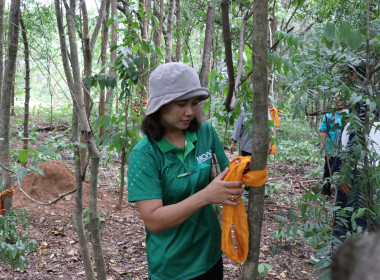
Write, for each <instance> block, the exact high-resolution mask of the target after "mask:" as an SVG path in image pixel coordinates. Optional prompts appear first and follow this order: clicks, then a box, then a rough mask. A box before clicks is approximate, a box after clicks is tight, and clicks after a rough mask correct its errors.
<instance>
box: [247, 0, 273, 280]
mask: <svg viewBox="0 0 380 280" xmlns="http://www.w3.org/2000/svg"><path fill="white" fill-rule="evenodd" d="M263 26H265V28H263ZM267 26H268V1H267V0H255V1H254V14H253V44H252V45H253V46H254V47H253V52H252V64H253V69H252V71H253V103H252V109H253V113H252V119H253V120H254V122H253V128H252V135H255V137H253V139H252V162H251V170H262V169H264V168H265V167H266V165H267V152H268V142H269V129H268V113H267V112H268V105H267V102H268V70H267V50H268V46H267V39H268V35H267V28H266V27H267ZM264 192H265V185H264V186H261V187H258V188H251V190H250V194H249V203H248V215H247V216H248V224H249V252H248V258H247V261H246V262H245V263H244V267H243V279H245V280H256V279H257V278H258V271H257V268H258V265H259V255H260V240H261V229H262V221H263V213H264Z"/></svg>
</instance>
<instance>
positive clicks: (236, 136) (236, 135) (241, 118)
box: [231, 111, 245, 141]
mask: <svg viewBox="0 0 380 280" xmlns="http://www.w3.org/2000/svg"><path fill="white" fill-rule="evenodd" d="M244 119H245V113H244V112H243V111H242V112H241V113H240V115H239V117H238V119H237V120H236V123H235V127H234V133H233V134H232V137H231V139H232V140H235V141H237V140H239V139H240V136H241V131H242V129H243V124H244Z"/></svg>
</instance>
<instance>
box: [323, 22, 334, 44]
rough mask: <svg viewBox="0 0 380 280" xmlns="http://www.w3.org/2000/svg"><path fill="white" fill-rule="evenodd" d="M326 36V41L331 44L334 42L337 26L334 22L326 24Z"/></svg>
mask: <svg viewBox="0 0 380 280" xmlns="http://www.w3.org/2000/svg"><path fill="white" fill-rule="evenodd" d="M325 36H326V40H327V41H329V42H332V41H333V40H334V38H335V24H334V23H332V22H329V23H327V24H326V27H325Z"/></svg>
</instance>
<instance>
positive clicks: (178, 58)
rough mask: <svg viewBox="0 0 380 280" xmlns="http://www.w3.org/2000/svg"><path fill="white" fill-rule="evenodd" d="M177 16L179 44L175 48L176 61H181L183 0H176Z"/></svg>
mask: <svg viewBox="0 0 380 280" xmlns="http://www.w3.org/2000/svg"><path fill="white" fill-rule="evenodd" d="M175 17H176V23H177V24H176V25H177V26H176V28H177V46H176V49H175V61H177V62H179V61H181V53H182V48H181V36H180V34H182V32H181V0H176V11H175Z"/></svg>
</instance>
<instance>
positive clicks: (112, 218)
mask: <svg viewBox="0 0 380 280" xmlns="http://www.w3.org/2000/svg"><path fill="white" fill-rule="evenodd" d="M118 166H119V165H118V163H114V165H112V166H111V165H109V166H108V167H107V168H100V171H99V182H100V183H99V191H98V209H99V212H102V211H106V212H107V213H106V214H105V215H104V214H102V216H101V217H102V220H103V221H104V228H103V229H102V230H101V238H102V247H103V254H104V258H105V262H106V266H107V275H108V278H107V279H108V280H119V279H133V280H138V279H140V280H142V279H148V273H147V261H146V253H145V229H144V225H143V223H142V220H141V219H140V217H139V214H138V212H137V209H136V206H135V204H133V203H128V202H127V200H128V193H127V191H125V196H124V200H123V205H122V210H121V211H119V210H117V209H116V206H117V204H118V199H119V198H118V197H119V190H118V188H115V187H113V185H114V184H115V181H114V180H115V179H116V178H117V177H118V172H119V171H118ZM38 168H40V169H42V170H44V171H45V174H46V176H45V177H42V176H41V175H37V174H32V175H29V176H28V177H26V178H25V179H24V180H23V182H22V188H23V189H24V191H25V192H27V193H28V194H29V195H30V196H32V197H33V198H35V199H36V200H39V201H41V202H50V201H53V200H54V199H56V198H57V197H58V196H60V195H61V194H63V193H66V192H68V191H71V190H73V189H74V188H75V175H74V173H73V172H72V171H71V170H73V163H72V162H71V161H65V162H61V161H49V162H45V163H44V164H42V165H40V166H39V167H38ZM269 169H270V170H271V171H270V173H269V177H268V182H274V181H278V182H283V183H288V184H291V185H292V186H293V188H285V189H282V190H281V191H280V192H277V193H273V194H270V195H269V197H267V198H266V199H265V211H264V224H263V229H262V240H261V255H260V262H262V263H267V264H270V265H271V266H272V268H273V270H272V271H271V272H269V273H268V274H269V275H268V276H266V277H262V278H260V279H266V280H268V279H280V280H285V279H307V280H314V279H318V277H317V276H316V274H315V273H314V269H315V266H314V265H312V264H309V263H308V262H307V260H308V259H309V257H310V255H311V254H312V253H313V250H312V249H311V248H310V247H307V246H305V245H304V244H303V243H301V242H299V241H296V242H294V243H292V244H279V243H278V242H276V240H274V239H273V238H271V237H270V234H271V233H272V232H273V231H275V230H276V229H277V226H278V225H277V222H276V220H275V217H274V216H275V215H282V216H287V211H288V209H289V207H292V206H291V204H289V201H292V200H293V199H294V197H295V196H297V195H302V194H304V193H305V192H306V191H307V190H308V189H309V188H311V187H313V184H314V182H313V180H310V179H309V180H307V179H306V178H305V177H304V174H305V173H306V172H307V171H308V170H307V167H305V166H292V165H287V166H285V165H281V164H276V165H274V164H273V163H271V164H270V165H269ZM88 193H89V191H88V183H86V184H85V185H84V196H83V198H84V207H85V208H88ZM283 197H286V198H287V200H284V199H283ZM287 201H288V202H287ZM245 203H246V204H247V201H245ZM13 205H14V207H17V208H20V209H21V208H28V209H30V210H31V212H32V216H31V219H32V220H33V224H32V227H31V228H29V229H28V234H29V237H30V238H32V239H35V240H36V241H37V242H38V244H39V249H38V250H37V251H35V252H31V253H29V254H28V255H27V260H28V262H29V265H28V267H27V268H26V269H24V270H23V271H14V270H12V269H11V268H10V266H9V265H8V264H4V263H0V279H20V280H21V279H22V280H26V279H28V280H37V279H65V280H66V279H73V280H74V279H75V280H77V279H85V274H84V269H83V265H82V262H81V256H80V251H79V243H78V238H77V234H76V232H75V221H74V216H73V213H74V207H75V193H74V194H70V195H68V196H66V197H65V198H63V199H61V200H59V201H58V202H57V203H55V204H53V205H50V206H43V205H39V204H37V203H35V202H32V201H31V200H30V199H29V198H27V197H26V196H25V195H23V194H22V193H21V192H20V191H19V190H16V192H15V194H14V197H13ZM89 244H90V237H89ZM223 259H224V275H225V279H242V264H238V263H234V262H232V261H230V260H229V259H228V258H226V257H225V256H223Z"/></svg>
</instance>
